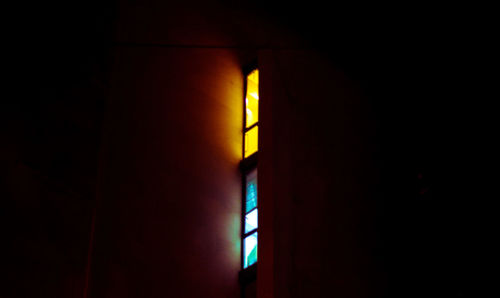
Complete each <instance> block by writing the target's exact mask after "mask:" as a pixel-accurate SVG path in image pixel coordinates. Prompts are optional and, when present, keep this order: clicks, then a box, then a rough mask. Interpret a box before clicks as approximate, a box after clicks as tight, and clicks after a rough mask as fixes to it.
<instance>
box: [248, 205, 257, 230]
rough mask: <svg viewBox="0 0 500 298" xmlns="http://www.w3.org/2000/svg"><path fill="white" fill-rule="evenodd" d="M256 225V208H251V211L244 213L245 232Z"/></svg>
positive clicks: (255, 227)
mask: <svg viewBox="0 0 500 298" xmlns="http://www.w3.org/2000/svg"><path fill="white" fill-rule="evenodd" d="M257 227H258V214H257V208H256V209H254V210H252V212H250V213H248V214H247V215H245V233H248V232H250V231H251V230H253V229H257Z"/></svg>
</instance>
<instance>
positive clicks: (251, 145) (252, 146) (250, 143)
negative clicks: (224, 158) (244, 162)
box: [245, 126, 259, 158]
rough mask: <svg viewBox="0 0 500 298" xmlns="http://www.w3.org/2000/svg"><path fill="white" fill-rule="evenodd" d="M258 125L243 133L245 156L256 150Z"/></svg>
mask: <svg viewBox="0 0 500 298" xmlns="http://www.w3.org/2000/svg"><path fill="white" fill-rule="evenodd" d="M258 129H259V127H258V126H255V127H254V128H252V129H250V130H249V131H247V132H246V133H245V158H246V157H248V156H250V155H252V154H253V153H255V152H257V149H258V138H259V130H258Z"/></svg>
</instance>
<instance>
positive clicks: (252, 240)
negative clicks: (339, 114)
mask: <svg viewBox="0 0 500 298" xmlns="http://www.w3.org/2000/svg"><path fill="white" fill-rule="evenodd" d="M243 118H244V120H243V122H244V123H243V160H242V163H241V170H242V172H243V204H242V205H243V207H242V209H243V212H242V213H243V216H242V221H243V222H242V242H243V243H242V248H243V249H242V266H243V269H246V268H248V267H250V266H252V265H254V264H255V263H256V262H257V247H258V245H257V243H258V238H257V235H258V234H257V230H258V228H259V223H258V204H257V197H258V186H257V152H258V138H259V137H258V136H259V130H258V129H259V71H258V70H257V69H253V70H252V71H251V72H249V73H248V74H246V77H245V98H244V117H243Z"/></svg>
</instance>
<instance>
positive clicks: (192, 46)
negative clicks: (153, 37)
mask: <svg viewBox="0 0 500 298" xmlns="http://www.w3.org/2000/svg"><path fill="white" fill-rule="evenodd" d="M112 45H113V46H115V47H153V48H154V47H157V48H187V49H252V50H267V49H269V50H310V49H313V48H312V47H304V46H295V47H285V46H244V45H226V46H224V45H196V44H161V43H138V42H113V43H112Z"/></svg>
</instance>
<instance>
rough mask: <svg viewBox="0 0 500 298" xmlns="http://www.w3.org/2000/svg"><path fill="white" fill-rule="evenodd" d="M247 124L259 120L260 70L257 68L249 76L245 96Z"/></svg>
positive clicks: (248, 125) (250, 124)
mask: <svg viewBox="0 0 500 298" xmlns="http://www.w3.org/2000/svg"><path fill="white" fill-rule="evenodd" d="M245 106H246V111H245V113H246V124H245V125H246V126H245V127H250V126H252V125H253V124H254V123H257V122H258V121H259V71H258V70H257V69H256V70H254V71H252V72H251V73H250V74H249V75H248V76H247V94H246V96H245Z"/></svg>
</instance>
